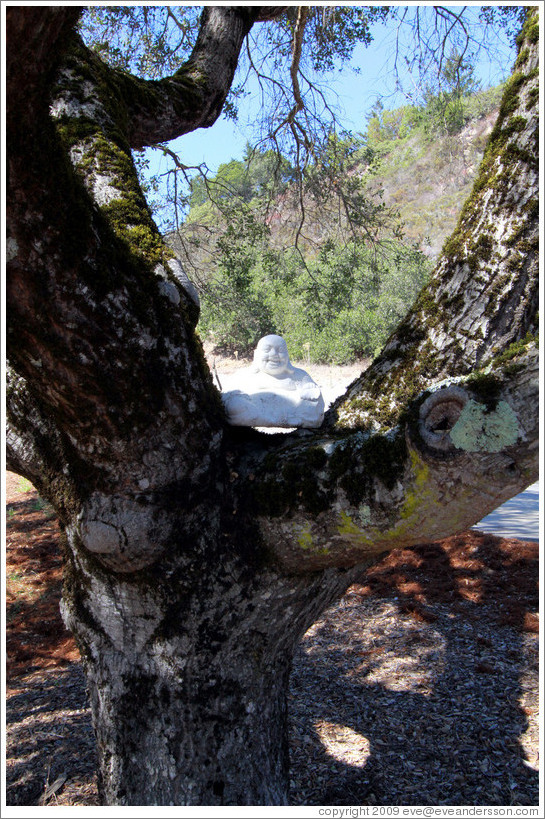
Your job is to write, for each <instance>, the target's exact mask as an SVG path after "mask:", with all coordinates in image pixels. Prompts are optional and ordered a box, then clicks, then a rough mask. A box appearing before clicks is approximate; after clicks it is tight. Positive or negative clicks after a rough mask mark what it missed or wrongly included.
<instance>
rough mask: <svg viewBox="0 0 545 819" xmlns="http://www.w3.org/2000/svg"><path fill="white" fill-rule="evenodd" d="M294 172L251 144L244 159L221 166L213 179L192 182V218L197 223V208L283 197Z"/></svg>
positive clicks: (282, 159)
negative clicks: (257, 198) (236, 201)
mask: <svg viewBox="0 0 545 819" xmlns="http://www.w3.org/2000/svg"><path fill="white" fill-rule="evenodd" d="M293 176H294V169H293V168H292V166H291V165H290V163H289V162H288V161H287V159H285V158H284V157H282V156H278V154H276V153H275V152H274V151H272V150H268V151H257V150H253V149H252V147H251V146H250V145H249V144H247V145H246V150H245V154H244V158H243V159H242V160H238V159H232V160H231V161H230V162H226V163H224V164H222V165H220V166H219V168H218V172H217V174H216V175H215V176H214V177H213V179H207V178H205V177H204V176H202V175H198V176H195V177H194V178H193V179H192V181H191V185H190V187H191V193H190V196H189V206H190V208H191V209H192V210H193V212H191V211H190V214H189V216H188V218H189V220H190V221H191V220H193V221H194V220H195V210H194V209H195V208H198V207H199V206H200V205H204V204H205V203H207V202H213V203H221V202H229V201H231V200H233V199H239V200H241V201H242V202H246V203H247V202H250V201H251V200H252V199H253V198H254V197H262V196H265V195H267V194H270V195H273V194H279V193H282V191H284V190H285V189H286V186H287V185H288V183H289V182H290V181H291V180H292V179H293Z"/></svg>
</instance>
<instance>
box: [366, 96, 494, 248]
mask: <svg viewBox="0 0 545 819" xmlns="http://www.w3.org/2000/svg"><path fill="white" fill-rule="evenodd" d="M497 114H498V110H497V108H494V109H493V110H492V111H490V112H488V113H486V114H484V115H483V116H480V117H478V118H476V119H472V120H471V121H470V122H469V123H468V124H467V125H465V126H464V128H462V130H461V131H460V132H459V133H457V134H455V135H452V136H450V135H445V136H441V137H436V138H435V139H434V140H433V141H426V140H424V139H423V138H422V135H421V134H416V135H415V136H412V137H410V138H408V139H407V140H405V141H403V142H402V141H397V142H394V143H393V144H391V146H390V145H389V146H388V147H387V148H386V151H385V153H384V155H383V157H382V159H381V163H380V170H379V173H378V180H377V182H372V183H371V184H370V186H369V187H370V188H371V189H373V187H377V186H378V185H379V184H380V187H381V188H382V190H383V197H384V201H385V203H386V204H387V205H389V206H392V207H396V208H398V210H399V213H400V217H401V221H402V222H403V226H404V231H405V237H406V239H407V240H408V241H416V242H419V244H420V245H421V248H422V250H423V252H424V253H426V255H428V256H429V257H430V258H432V259H434V258H436V257H437V256H438V255H439V253H440V251H441V247H442V245H443V242H444V241H445V239H446V238H447V237H448V236H449V235H450V233H452V231H453V229H454V227H455V225H456V222H457V219H458V214H459V212H460V210H461V207H462V205H463V203H464V201H465V199H467V197H468V196H469V193H470V191H471V187H472V185H473V180H474V178H475V174H476V172H477V169H478V167H479V163H480V161H481V159H482V156H483V152H484V147H485V145H486V141H487V139H488V136H489V134H490V132H491V131H492V128H493V127H494V122H495V120H496V117H497ZM426 239H429V243H428V242H427V241H426Z"/></svg>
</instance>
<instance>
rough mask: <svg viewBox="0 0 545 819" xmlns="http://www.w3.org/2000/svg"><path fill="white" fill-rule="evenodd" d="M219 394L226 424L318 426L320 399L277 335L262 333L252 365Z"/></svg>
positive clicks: (318, 390) (322, 404)
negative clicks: (225, 416) (263, 334)
mask: <svg viewBox="0 0 545 819" xmlns="http://www.w3.org/2000/svg"><path fill="white" fill-rule="evenodd" d="M234 386H235V389H230V390H229V391H227V392H224V393H223V394H222V399H223V403H224V405H225V409H226V410H227V417H228V419H229V423H231V424H233V425H234V426H239V427H319V426H320V425H321V423H322V421H323V418H324V399H323V397H322V393H321V391H320V388H319V387H318V385H317V384H316V383H315V382H314V381H313V380H312V378H311V377H310V375H309V374H308V373H307V372H305V371H304V370H301V369H299V368H298V367H294V366H293V364H292V363H291V362H290V358H289V355H288V348H287V345H286V342H285V341H284V339H283V338H282V337H281V336H276V335H270V336H264V337H263V338H262V339H260V340H259V342H258V344H257V347H256V349H255V352H254V363H253V366H251V367H248V368H247V369H246V370H243V371H242V372H241V373H240V374H239V375H238V377H237V379H236V382H235V385H234Z"/></svg>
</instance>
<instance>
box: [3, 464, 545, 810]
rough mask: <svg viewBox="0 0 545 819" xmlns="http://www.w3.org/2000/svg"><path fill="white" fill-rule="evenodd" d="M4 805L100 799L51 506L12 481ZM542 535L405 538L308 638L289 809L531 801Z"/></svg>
mask: <svg viewBox="0 0 545 819" xmlns="http://www.w3.org/2000/svg"><path fill="white" fill-rule="evenodd" d="M6 489H7V493H6V494H7V502H8V506H7V572H6V577H7V618H6V619H7V636H6V643H7V706H6V741H7V765H6V788H7V790H6V797H7V804H8V805H50V806H54V805H60V806H66V805H72V806H79V805H82V806H84V805H98V804H99V801H98V795H97V787H96V756H95V746H94V737H93V732H92V728H91V720H90V713H89V707H88V703H87V697H86V693H85V681H84V678H83V674H82V671H81V666H80V664H79V662H78V660H77V651H76V648H75V645H74V642H73V640H72V637H71V636H70V634H69V633H68V632H66V630H65V629H64V626H63V624H62V621H61V619H60V615H59V611H58V602H59V597H60V588H61V579H62V566H61V558H60V555H59V550H58V527H57V524H56V521H55V520H54V517H52V515H51V510H48V508H47V506H46V505H44V504H43V503H42V502H41V501H40V499H39V498H38V496H37V494H36V492H35V491H34V490H33V488H32V487H30V486H27V487H24V486H21V481H20V479H19V478H17V477H15V476H13V475H9V473H8V480H7V485H6ZM537 580H538V544H537V543H533V542H525V541H520V540H515V539H502V538H497V537H493V536H492V535H486V534H483V533H481V532H477V531H470V532H465V533H463V534H461V535H458V536H455V537H452V538H449V539H447V540H444V541H441V542H438V543H434V544H428V545H426V546H420V547H413V548H410V549H404V550H398V551H396V552H393V553H391V554H390V555H388V557H387V558H385V559H384V560H382V561H381V562H380V563H379V564H377V565H376V566H374V567H373V568H372V569H371V570H369V571H368V572H367V573H366V575H365V576H364V577H363V578H362V579H361V582H360V583H359V584H356V585H354V586H352V587H351V588H350V589H349V590H348V592H347V593H346V595H345V596H344V597H343V598H342V599H341V600H340V601H339V602H338V603H337V604H336V605H334V606H333V607H332V608H330V609H329V610H328V611H327V612H325V614H324V615H323V616H322V617H321V618H320V620H319V621H318V622H317V623H315V624H314V626H313V627H312V628H311V629H310V630H309V631H308V632H307V634H306V635H305V637H304V639H303V641H302V643H301V645H300V647H299V649H298V652H297V655H296V657H295V661H294V668H293V673H292V681H291V691H290V715H291V739H290V742H291V759H292V765H291V804H293V805H347V806H350V805H481V806H487V805H504V806H505V805H523V806H530V805H538V804H539V796H538V761H539V760H538V754H539V736H538V688H539V682H538V649H539V645H538V622H539V620H538V593H537Z"/></svg>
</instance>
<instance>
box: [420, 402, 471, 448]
mask: <svg viewBox="0 0 545 819" xmlns="http://www.w3.org/2000/svg"><path fill="white" fill-rule="evenodd" d="M468 400H469V396H468V394H467V393H466V392H465V390H463V389H461V387H455V386H450V387H443V388H442V389H440V390H438V391H437V392H435V393H433V394H432V395H430V396H428V398H426V400H425V401H424V402H423V404H422V405H421V407H420V413H419V423H418V429H419V432H420V435H421V437H422V440H423V441H424V442H425V443H426V444H427V445H428V446H429V447H431V449H435V450H439V451H441V452H451V451H453V450H454V449H455V446H454V444H453V443H452V440H451V438H450V431H451V430H452V429H453V427H454V425H455V424H456V422H457V421H458V419H459V417H460V414H461V412H462V410H463V408H464V407H465V405H466V403H467V401H468Z"/></svg>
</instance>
